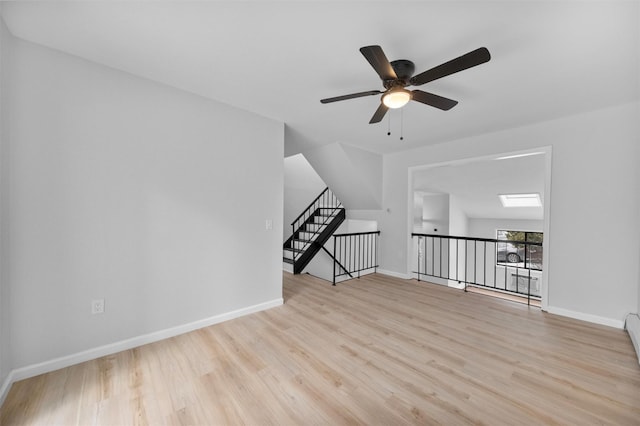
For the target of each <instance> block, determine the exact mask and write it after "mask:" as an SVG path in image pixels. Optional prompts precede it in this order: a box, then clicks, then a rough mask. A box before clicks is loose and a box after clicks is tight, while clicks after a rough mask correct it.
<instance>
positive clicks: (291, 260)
mask: <svg viewBox="0 0 640 426" xmlns="http://www.w3.org/2000/svg"><path fill="white" fill-rule="evenodd" d="M282 261H283V262H285V263H290V264H292V265H293V259H288V258H286V257H283V258H282Z"/></svg>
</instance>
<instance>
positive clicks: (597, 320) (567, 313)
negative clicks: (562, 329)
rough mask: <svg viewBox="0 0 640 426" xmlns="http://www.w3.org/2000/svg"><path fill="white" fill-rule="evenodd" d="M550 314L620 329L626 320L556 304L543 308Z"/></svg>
mask: <svg viewBox="0 0 640 426" xmlns="http://www.w3.org/2000/svg"><path fill="white" fill-rule="evenodd" d="M543 310H546V311H547V312H549V313H550V314H555V315H561V316H563V317H569V318H573V319H577V320H581V321H587V322H591V323H594V324H600V325H606V326H608V327H615V328H618V329H620V330H622V329H624V321H620V320H615V319H611V318H605V317H601V316H598V315H592V314H585V313H583V312H577V311H571V310H569V309H564V308H558V307H555V306H547V309H543Z"/></svg>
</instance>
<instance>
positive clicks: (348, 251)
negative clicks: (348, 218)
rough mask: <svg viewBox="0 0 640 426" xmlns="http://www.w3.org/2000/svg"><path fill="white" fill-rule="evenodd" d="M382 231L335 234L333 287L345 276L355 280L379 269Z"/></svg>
mask: <svg viewBox="0 0 640 426" xmlns="http://www.w3.org/2000/svg"><path fill="white" fill-rule="evenodd" d="M379 235H380V231H371V232H354V233H349V234H334V236H333V237H334V239H333V256H332V257H333V285H336V279H337V278H339V277H342V276H345V275H349V276H350V277H351V278H354V274H357V275H358V278H360V274H361V273H363V272H365V271H368V270H370V271H371V272H375V270H376V268H377V267H378V236H379Z"/></svg>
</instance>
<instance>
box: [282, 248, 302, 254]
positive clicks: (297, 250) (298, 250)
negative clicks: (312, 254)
mask: <svg viewBox="0 0 640 426" xmlns="http://www.w3.org/2000/svg"><path fill="white" fill-rule="evenodd" d="M283 250H289V251H294V252H298V253H301V252H303V251H304V250H302V249H299V248H294V247H284V248H283Z"/></svg>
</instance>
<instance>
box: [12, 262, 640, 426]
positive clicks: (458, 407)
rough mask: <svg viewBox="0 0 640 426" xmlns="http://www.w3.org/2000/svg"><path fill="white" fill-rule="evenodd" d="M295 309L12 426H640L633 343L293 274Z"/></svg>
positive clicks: (444, 297) (90, 374) (156, 347)
mask: <svg viewBox="0 0 640 426" xmlns="http://www.w3.org/2000/svg"><path fill="white" fill-rule="evenodd" d="M284 298H285V304H284V305H283V306H281V307H277V308H274V309H271V310H269V311H265V312H260V313H257V314H253V315H250V316H246V317H242V318H239V319H235V320H232V321H228V322H225V323H222V324H218V325H215V326H211V327H207V328H204V329H201V330H197V331H194V332H191V333H188V334H184V335H181V336H178V337H174V338H171V339H167V340H165V341H161V342H157V343H153V344H150V345H146V346H142V347H139V348H136V349H133V350H128V351H124V352H121V353H118V354H116V355H112V356H107V357H104V358H100V359H97V360H94V361H90V362H86V363H83V364H79V365H76V366H73V367H69V368H65V369H62V370H59V371H55V372H52V373H48V374H44V375H42V376H38V377H34V378H31V379H28V380H24V381H21V382H17V383H15V384H14V385H13V387H12V389H11V391H10V393H9V395H8V397H7V399H6V401H5V404H4V406H3V407H2V410H1V411H0V423H1V424H2V425H3V426H8V425H14V424H61V425H66V424H80V425H90V424H109V425H132V424H158V425H162V424H202V425H227V424H230V425H231V424H249V425H268V424H278V425H290V424H291V425H293V424H296V425H307V424H331V425H335V424H371V425H397V424H407V423H409V424H433V423H442V424H447V425H457V424H467V423H485V424H490V425H498V424H507V425H517V424H527V425H532V424H571V425H587V424H616V425H634V424H635V425H638V424H640V366H639V365H638V360H637V358H636V355H635V353H634V351H633V348H632V345H631V342H630V339H629V337H628V335H627V334H626V333H625V332H624V331H621V330H616V329H611V328H607V327H602V326H595V325H592V324H587V323H583V322H580V321H575V320H571V319H567V318H562V317H558V316H554V315H550V314H545V313H543V312H541V311H540V309H538V308H535V307H530V308H529V307H527V306H525V305H521V304H517V303H513V302H508V301H505V300H499V299H493V298H490V297H487V296H483V295H479V294H473V293H464V292H462V291H459V290H454V289H449V288H446V287H442V286H437V285H434V284H428V283H424V282H420V283H418V282H417V281H415V280H413V281H405V280H399V279H394V278H390V277H386V276H383V275H370V276H367V277H363V278H361V279H359V280H358V279H355V280H352V281H348V282H345V283H342V284H339V285H338V286H337V287H332V286H331V285H330V284H328V283H327V282H325V281H322V280H319V279H316V278H313V277H311V276H308V275H301V276H293V275H290V274H284Z"/></svg>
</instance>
